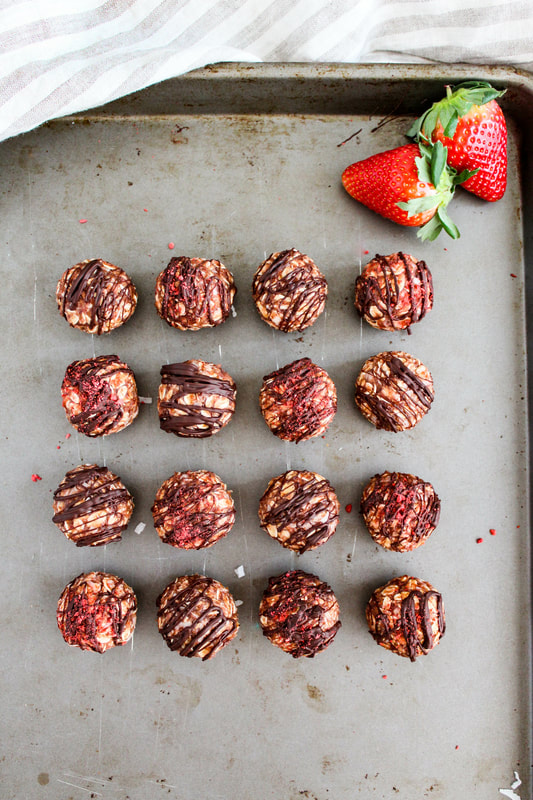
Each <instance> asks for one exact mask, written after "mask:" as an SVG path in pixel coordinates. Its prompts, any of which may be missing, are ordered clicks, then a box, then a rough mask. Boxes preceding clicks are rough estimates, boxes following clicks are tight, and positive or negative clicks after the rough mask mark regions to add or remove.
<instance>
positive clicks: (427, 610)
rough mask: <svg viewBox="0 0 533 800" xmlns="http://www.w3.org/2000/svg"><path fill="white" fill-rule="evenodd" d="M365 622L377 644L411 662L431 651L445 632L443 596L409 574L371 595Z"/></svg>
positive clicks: (429, 585)
mask: <svg viewBox="0 0 533 800" xmlns="http://www.w3.org/2000/svg"><path fill="white" fill-rule="evenodd" d="M366 620H367V623H368V629H369V631H370V633H371V634H372V636H373V637H374V639H375V640H376V642H377V643H378V644H380V645H381V646H382V647H385V648H386V649H387V650H392V652H393V653H397V654H398V655H399V656H405V657H407V658H410V659H411V661H414V660H415V659H416V657H417V656H420V655H425V654H426V653H428V652H429V651H430V650H432V649H433V648H434V647H435V646H436V645H437V644H438V643H439V642H440V640H441V638H442V637H443V636H444V632H445V630H446V623H445V620H444V608H443V604H442V596H441V595H440V594H439V592H436V591H435V589H434V588H433V587H432V586H431V584H430V583H427V581H421V580H419V579H418V578H411V577H409V576H408V575H402V576H401V577H399V578H394V579H393V580H391V581H389V582H388V583H387V584H385V586H381V587H380V588H379V589H376V590H375V592H373V593H372V596H371V598H370V600H369V601H368V604H367V607H366Z"/></svg>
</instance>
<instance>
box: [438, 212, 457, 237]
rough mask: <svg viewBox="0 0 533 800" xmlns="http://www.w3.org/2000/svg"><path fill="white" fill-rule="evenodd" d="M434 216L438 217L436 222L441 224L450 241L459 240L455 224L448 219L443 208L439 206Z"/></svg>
mask: <svg viewBox="0 0 533 800" xmlns="http://www.w3.org/2000/svg"><path fill="white" fill-rule="evenodd" d="M436 216H437V217H438V220H439V222H440V223H441V225H442V227H443V228H444V230H445V231H446V233H447V234H448V235H449V236H451V237H452V239H459V237H460V236H461V234H460V233H459V228H458V227H457V225H456V224H455V222H453V221H452V220H451V219H450V216H449V214H448V212H447V211H446V209H445V208H444V206H440V208H438V209H437V214H436Z"/></svg>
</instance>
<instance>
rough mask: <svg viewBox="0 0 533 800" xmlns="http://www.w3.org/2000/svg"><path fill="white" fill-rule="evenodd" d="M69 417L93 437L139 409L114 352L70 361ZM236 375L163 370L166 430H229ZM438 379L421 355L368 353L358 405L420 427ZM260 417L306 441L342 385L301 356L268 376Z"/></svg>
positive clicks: (321, 425)
mask: <svg viewBox="0 0 533 800" xmlns="http://www.w3.org/2000/svg"><path fill="white" fill-rule="evenodd" d="M61 397H62V404H63V407H64V409H65V413H66V415H67V419H68V420H69V422H70V423H71V424H72V425H73V426H74V427H75V428H76V430H78V431H79V432H80V433H83V434H85V435H86V436H90V437H97V436H104V435H109V434H112V433H118V432H119V431H121V430H123V429H124V428H126V427H127V426H128V425H131V423H132V422H133V420H134V419H135V418H136V417H137V415H138V413H139V397H138V393H137V385H136V381H135V375H134V373H133V370H132V369H131V368H130V367H129V366H128V365H127V364H126V363H124V362H123V361H121V360H120V359H119V357H118V356H116V355H103V356H97V357H95V358H88V359H84V360H81V361H73V362H72V363H71V364H69V366H68V367H67V369H66V372H65V376H64V378H63V382H62V385H61ZM236 397H237V387H236V384H235V381H234V380H233V378H232V377H231V375H229V374H228V373H227V372H225V370H223V369H222V367H221V366H220V365H219V364H211V363H209V362H206V361H201V360H199V359H190V360H188V361H183V362H179V363H175V364H166V365H164V366H163V367H162V368H161V383H160V386H159V394H158V403H157V408H158V414H159V422H160V428H161V430H163V431H165V432H167V433H173V434H175V435H176V436H186V437H194V438H205V437H209V436H213V435H214V434H216V433H218V431H220V430H221V429H222V428H224V427H225V426H226V425H227V424H228V422H229V421H230V420H231V418H232V416H233V414H234V412H235V403H236ZM433 399H434V387H433V378H432V375H431V373H430V371H429V370H428V368H427V367H426V366H425V365H424V364H423V363H422V362H421V361H420V360H419V359H417V358H415V357H414V356H412V355H410V354H409V353H405V352H403V351H386V352H383V353H379V354H378V355H375V356H372V357H371V358H369V359H367V360H366V361H365V362H364V364H363V366H362V368H361V371H360V372H359V375H358V376H357V380H356V382H355V403H356V405H357V406H358V408H359V410H360V411H361V413H362V415H363V416H364V417H365V419H367V420H368V421H369V422H371V423H372V424H373V425H374V426H375V427H376V428H378V429H382V430H386V431H392V432H398V431H404V430H408V429H409V428H413V427H414V426H415V425H417V424H418V423H419V422H420V420H421V419H422V418H423V417H424V416H425V415H426V414H427V412H428V411H429V410H430V408H431V404H432V402H433ZM259 406H260V409H261V413H262V415H263V418H264V420H265V422H266V424H267V425H268V427H269V428H270V430H271V431H272V433H273V434H274V435H275V436H277V437H278V438H280V439H282V440H284V441H288V442H301V441H305V440H307V439H311V438H314V437H316V436H321V435H322V434H323V433H325V431H326V430H327V428H328V427H329V425H330V423H331V421H332V419H333V417H334V416H335V414H336V411H337V390H336V388H335V384H334V383H333V381H332V379H331V378H330V376H329V375H328V373H327V372H326V370H324V369H323V368H322V367H319V366H318V365H317V364H314V363H313V362H312V361H311V359H309V358H300V359H297V360H296V361H293V362H291V363H290V364H286V365H285V366H283V367H281V368H280V369H277V370H275V371H274V372H271V373H270V374H268V375H265V376H264V377H263V382H262V386H261V389H260V392H259Z"/></svg>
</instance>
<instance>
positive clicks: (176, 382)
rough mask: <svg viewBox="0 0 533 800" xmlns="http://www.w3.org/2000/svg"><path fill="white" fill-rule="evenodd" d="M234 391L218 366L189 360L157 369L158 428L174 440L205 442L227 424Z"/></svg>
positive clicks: (232, 410)
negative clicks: (205, 439)
mask: <svg viewBox="0 0 533 800" xmlns="http://www.w3.org/2000/svg"><path fill="white" fill-rule="evenodd" d="M236 396H237V387H236V386H235V382H234V380H233V378H232V377H231V375H228V373H227V372H224V370H223V369H222V368H221V367H220V366H219V365H218V364H210V363H208V362H207V361H199V360H198V359H193V360H190V361H183V362H181V363H178V364H166V365H163V366H162V367H161V384H160V386H159V400H158V403H157V409H158V412H159V425H160V428H161V430H163V431H166V432H167V433H174V434H176V436H188V437H195V438H205V437H207V436H213V434H215V433H218V431H219V430H220V429H221V428H223V427H224V426H225V425H227V424H228V422H229V421H230V419H231V418H232V416H233V413H234V411H235V399H236Z"/></svg>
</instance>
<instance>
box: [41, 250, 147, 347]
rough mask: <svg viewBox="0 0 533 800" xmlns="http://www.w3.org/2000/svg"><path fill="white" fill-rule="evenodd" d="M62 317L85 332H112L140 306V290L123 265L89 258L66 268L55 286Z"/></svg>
mask: <svg viewBox="0 0 533 800" xmlns="http://www.w3.org/2000/svg"><path fill="white" fill-rule="evenodd" d="M56 301H57V306H58V309H59V313H60V314H61V316H63V317H65V319H66V320H67V322H68V324H69V325H71V326H72V327H73V328H78V329H79V330H81V331H85V332H86V333H96V334H97V335H100V334H102V333H109V332H110V331H112V330H114V329H115V328H118V327H119V326H120V325H123V324H124V322H127V321H128V320H129V318H130V317H131V315H132V314H133V312H134V311H135V308H136V306H137V290H136V288H135V286H134V285H133V283H132V281H131V278H130V277H129V276H128V275H127V273H126V272H124V270H123V269H121V268H120V267H116V266H115V265H114V264H110V263H109V262H108V261H103V260H102V259H101V258H87V259H86V260H85V261H81V262H80V263H79V264H75V265H74V266H73V267H70V268H69V269H67V270H65V272H64V273H63V275H62V276H61V278H60V279H59V282H58V284H57V289H56Z"/></svg>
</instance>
